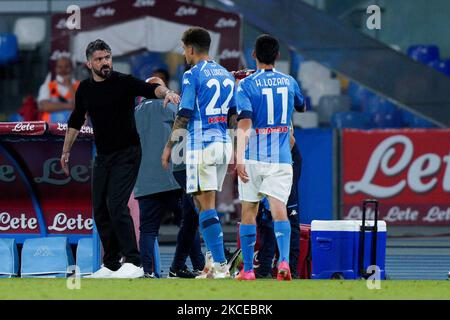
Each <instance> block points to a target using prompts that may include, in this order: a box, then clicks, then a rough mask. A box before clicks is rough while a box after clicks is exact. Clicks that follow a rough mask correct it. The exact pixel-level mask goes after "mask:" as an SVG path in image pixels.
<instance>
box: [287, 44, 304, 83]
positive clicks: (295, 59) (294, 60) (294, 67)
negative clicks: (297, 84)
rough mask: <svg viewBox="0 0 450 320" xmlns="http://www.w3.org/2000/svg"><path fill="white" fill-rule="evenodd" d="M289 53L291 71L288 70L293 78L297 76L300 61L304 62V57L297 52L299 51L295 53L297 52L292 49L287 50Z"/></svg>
mask: <svg viewBox="0 0 450 320" xmlns="http://www.w3.org/2000/svg"><path fill="white" fill-rule="evenodd" d="M289 55H290V58H291V70H290V71H291V72H290V74H291V76H293V77H294V78H297V75H298V74H299V73H300V63H302V62H304V61H305V58H304V57H303V56H302V55H301V54H299V53H297V52H295V51H293V50H290V51H289Z"/></svg>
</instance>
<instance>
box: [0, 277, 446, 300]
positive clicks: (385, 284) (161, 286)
mask: <svg viewBox="0 0 450 320" xmlns="http://www.w3.org/2000/svg"><path fill="white" fill-rule="evenodd" d="M80 286H81V288H80V289H73V290H70V289H68V288H67V279H0V299H1V300H4V299H25V300H29V299H45V300H47V299H58V300H59V299H63V300H64V299H89V300H93V299H94V300H95V299H113V300H126V299H138V300H140V299H151V300H152V299H155V300H198V299H205V300H208V299H213V300H231V299H233V300H235V299H237V300H239V299H245V300H278V299H279V300H289V299H294V300H299V299H300V300H301V299H343V300H368V299H388V300H391V299H394V300H395V299H407V300H409V299H433V300H435V299H450V281H446V280H443V281H424V280H421V281H393V280H389V281H382V282H381V289H379V290H369V289H368V288H367V286H366V282H365V281H342V280H323V281H322V280H294V281H290V282H288V281H285V282H278V281H276V280H257V281H252V282H239V281H237V280H208V279H205V280H195V279H193V280H186V279H134V280H109V279H81V281H80Z"/></svg>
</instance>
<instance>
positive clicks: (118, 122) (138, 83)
mask: <svg viewBox="0 0 450 320" xmlns="http://www.w3.org/2000/svg"><path fill="white" fill-rule="evenodd" d="M158 86H159V85H158V84H148V83H145V82H144V81H142V80H139V79H136V78H134V77H133V76H131V75H125V74H122V73H119V72H115V71H113V72H112V74H111V76H109V77H108V78H107V79H105V80H104V81H100V82H97V81H95V80H94V79H93V78H89V79H86V80H83V81H82V82H81V83H80V85H79V87H78V90H77V92H76V94H75V109H74V110H73V112H72V114H71V116H70V118H69V121H68V127H69V128H74V129H77V130H80V129H81V126H82V125H83V124H84V121H85V115H86V112H87V113H88V114H89V116H90V118H91V121H92V127H93V129H94V139H95V145H96V147H97V153H98V154H110V153H113V152H115V151H118V150H122V149H124V148H127V147H129V146H133V145H138V144H139V135H138V132H137V130H136V123H135V120H134V106H135V98H136V97H137V96H143V97H146V98H149V99H152V98H156V95H155V89H156V88H157V87H158Z"/></svg>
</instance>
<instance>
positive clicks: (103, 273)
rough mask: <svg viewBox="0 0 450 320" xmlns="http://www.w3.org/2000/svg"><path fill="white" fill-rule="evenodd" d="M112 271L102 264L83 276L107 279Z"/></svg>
mask: <svg viewBox="0 0 450 320" xmlns="http://www.w3.org/2000/svg"><path fill="white" fill-rule="evenodd" d="M113 273H114V271H112V270H111V269H108V268H107V267H105V266H102V267H101V268H100V269H98V270H97V271H96V272H94V273H93V274H91V275H89V276H84V277H83V278H91V279H107V278H111V275H112V274H113Z"/></svg>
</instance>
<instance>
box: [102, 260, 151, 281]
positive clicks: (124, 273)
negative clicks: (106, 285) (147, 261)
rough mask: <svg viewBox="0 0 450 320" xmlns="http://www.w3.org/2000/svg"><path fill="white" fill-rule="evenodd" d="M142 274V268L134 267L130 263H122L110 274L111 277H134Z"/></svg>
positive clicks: (139, 276)
mask: <svg viewBox="0 0 450 320" xmlns="http://www.w3.org/2000/svg"><path fill="white" fill-rule="evenodd" d="M143 276H144V268H142V267H136V266H135V265H134V264H132V263H124V264H123V265H122V266H121V267H120V269H119V270H117V271H116V272H113V274H111V277H110V278H112V279H135V278H142V277H143Z"/></svg>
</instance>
